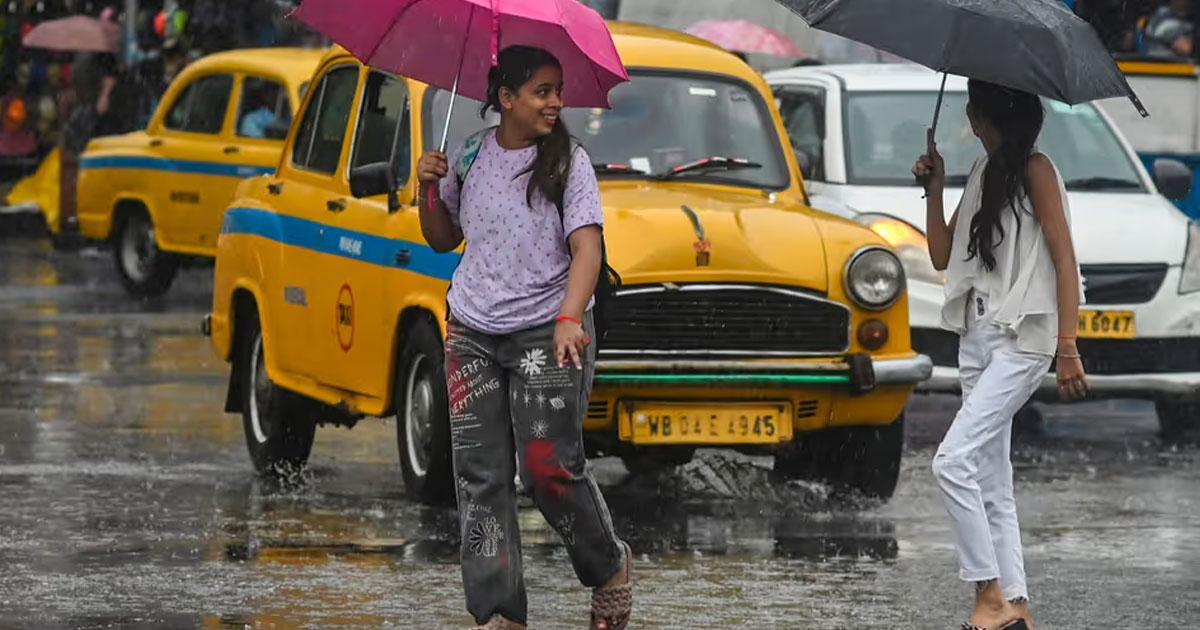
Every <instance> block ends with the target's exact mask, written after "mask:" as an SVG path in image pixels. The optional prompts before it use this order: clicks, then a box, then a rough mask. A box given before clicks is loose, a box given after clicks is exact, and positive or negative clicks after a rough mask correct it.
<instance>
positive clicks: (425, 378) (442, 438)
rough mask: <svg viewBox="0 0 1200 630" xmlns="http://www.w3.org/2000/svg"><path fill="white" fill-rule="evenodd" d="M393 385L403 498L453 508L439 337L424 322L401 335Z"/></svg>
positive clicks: (431, 324) (447, 410)
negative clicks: (402, 477) (405, 494)
mask: <svg viewBox="0 0 1200 630" xmlns="http://www.w3.org/2000/svg"><path fill="white" fill-rule="evenodd" d="M404 339H405V341H404V348H403V349H402V350H401V352H400V358H399V361H398V362H397V365H396V377H395V378H396V381H395V384H394V385H393V387H394V389H393V390H392V391H393V392H394V396H393V397H394V399H395V401H396V444H397V446H398V447H399V450H400V468H401V470H402V472H403V473H404V489H405V492H406V493H407V494H408V496H409V498H411V499H413V500H414V501H417V502H419V503H422V504H425V505H453V503H454V483H453V479H454V468H453V464H452V460H451V455H450V406H449V403H448V401H447V397H446V376H445V357H444V351H443V349H442V338H441V333H440V332H439V331H438V327H437V325H436V324H435V323H434V322H433V321H432V320H429V319H422V320H419V321H417V322H415V323H414V324H413V325H412V326H410V327H409V328H408V330H407V331H406V333H405V335H404Z"/></svg>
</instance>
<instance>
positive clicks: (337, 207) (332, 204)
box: [325, 199, 346, 212]
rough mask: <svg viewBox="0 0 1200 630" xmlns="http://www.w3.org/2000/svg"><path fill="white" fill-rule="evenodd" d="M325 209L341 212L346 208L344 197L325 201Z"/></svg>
mask: <svg viewBox="0 0 1200 630" xmlns="http://www.w3.org/2000/svg"><path fill="white" fill-rule="evenodd" d="M325 209H326V210H328V211H330V212H341V211H342V210H345V209H346V202H345V201H344V200H342V199H330V200H329V201H326V202H325Z"/></svg>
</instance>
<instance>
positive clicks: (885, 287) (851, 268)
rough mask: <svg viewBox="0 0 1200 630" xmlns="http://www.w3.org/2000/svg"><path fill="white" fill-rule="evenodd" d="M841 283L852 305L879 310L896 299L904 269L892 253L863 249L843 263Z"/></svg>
mask: <svg viewBox="0 0 1200 630" xmlns="http://www.w3.org/2000/svg"><path fill="white" fill-rule="evenodd" d="M845 281H846V293H847V294H848V295H849V296H850V299H851V300H854V303H855V304H858V305H859V306H861V307H863V308H866V309H871V310H882V309H885V308H887V307H889V306H891V305H892V304H895V303H896V300H898V299H900V293H901V292H902V291H903V290H904V267H903V266H902V265H901V264H900V259H899V258H896V255H895V254H893V253H892V252H890V251H888V250H886V249H884V248H882V247H864V248H862V249H860V250H858V251H857V252H854V255H853V256H851V257H850V260H849V261H848V262H847V263H846V272H845Z"/></svg>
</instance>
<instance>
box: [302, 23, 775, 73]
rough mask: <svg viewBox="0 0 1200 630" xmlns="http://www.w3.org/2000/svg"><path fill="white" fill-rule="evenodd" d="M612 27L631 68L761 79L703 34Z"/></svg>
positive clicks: (339, 52) (332, 53)
mask: <svg viewBox="0 0 1200 630" xmlns="http://www.w3.org/2000/svg"><path fill="white" fill-rule="evenodd" d="M608 29H609V32H610V33H612V36H613V43H614V44H616V46H617V52H618V53H619V54H620V55H621V61H622V62H623V63H624V64H625V66H626V67H627V68H631V69H632V68H674V69H680V70H700V71H705V72H713V73H718V74H728V75H733V76H736V77H739V78H741V79H745V80H747V81H750V82H756V81H760V80H761V77H760V76H759V74H758V73H757V72H755V71H754V70H753V69H752V68H750V66H748V65H746V64H745V63H743V62H742V61H741V60H740V59H738V58H737V57H735V56H734V55H733V54H731V53H729V52H728V51H726V50H725V49H724V48H721V47H719V46H717V45H715V44H713V43H711V42H708V41H706V40H703V39H700V38H699V37H694V36H692V35H688V34H687V33H683V32H680V31H673V30H670V29H666V28H660V27H657V26H649V25H646V24H637V23H633V22H608ZM349 54H350V53H349V52H348V51H347V50H346V49H345V48H342V47H341V46H337V45H334V46H332V47H330V49H329V50H328V52H326V53H325V56H324V59H323V60H322V62H321V63H322V65H324V64H325V62H326V61H328V60H330V59H333V58H335V57H341V56H345V55H349Z"/></svg>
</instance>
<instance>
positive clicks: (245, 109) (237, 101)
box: [196, 74, 292, 245]
mask: <svg viewBox="0 0 1200 630" xmlns="http://www.w3.org/2000/svg"><path fill="white" fill-rule="evenodd" d="M284 86H285V83H284V81H282V80H280V79H279V78H278V77H266V76H258V75H254V74H239V75H237V90H236V91H235V92H234V95H233V98H232V103H233V105H234V106H235V107H233V124H232V127H231V128H230V129H229V131H228V133H227V134H223V135H222V137H221V141H220V143H219V147H218V148H219V149H220V152H219V154H220V158H219V159H220V160H222V164H221V165H218V166H215V168H218V169H220V170H221V174H220V175H214V176H212V177H210V180H216V181H212V182H211V183H210V186H212V188H210V189H209V190H210V191H211V193H210V194H211V196H212V197H213V202H214V203H213V206H212V207H211V208H209V207H207V206H206V208H205V211H204V212H202V213H199V214H197V215H196V225H197V228H198V230H197V232H198V234H199V241H200V243H201V244H202V245H208V244H212V245H215V244H216V240H215V235H216V234H219V233H220V230H221V221H222V219H223V218H224V211H225V208H226V207H227V206H228V205H229V202H230V201H231V200H232V199H233V195H234V193H235V191H236V190H237V186H238V185H239V184H240V183H241V180H242V179H245V178H247V177H255V176H258V175H265V174H271V173H274V172H275V168H276V167H277V166H279V157H280V154H282V153H283V144H284V140H285V139H286V138H287V132H288V127H289V126H290V125H291V122H292V102H291V99H290V98H289V97H288V90H287V88H286V87H284ZM213 154H216V151H213ZM217 197H222V199H220V200H219V199H217Z"/></svg>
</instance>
